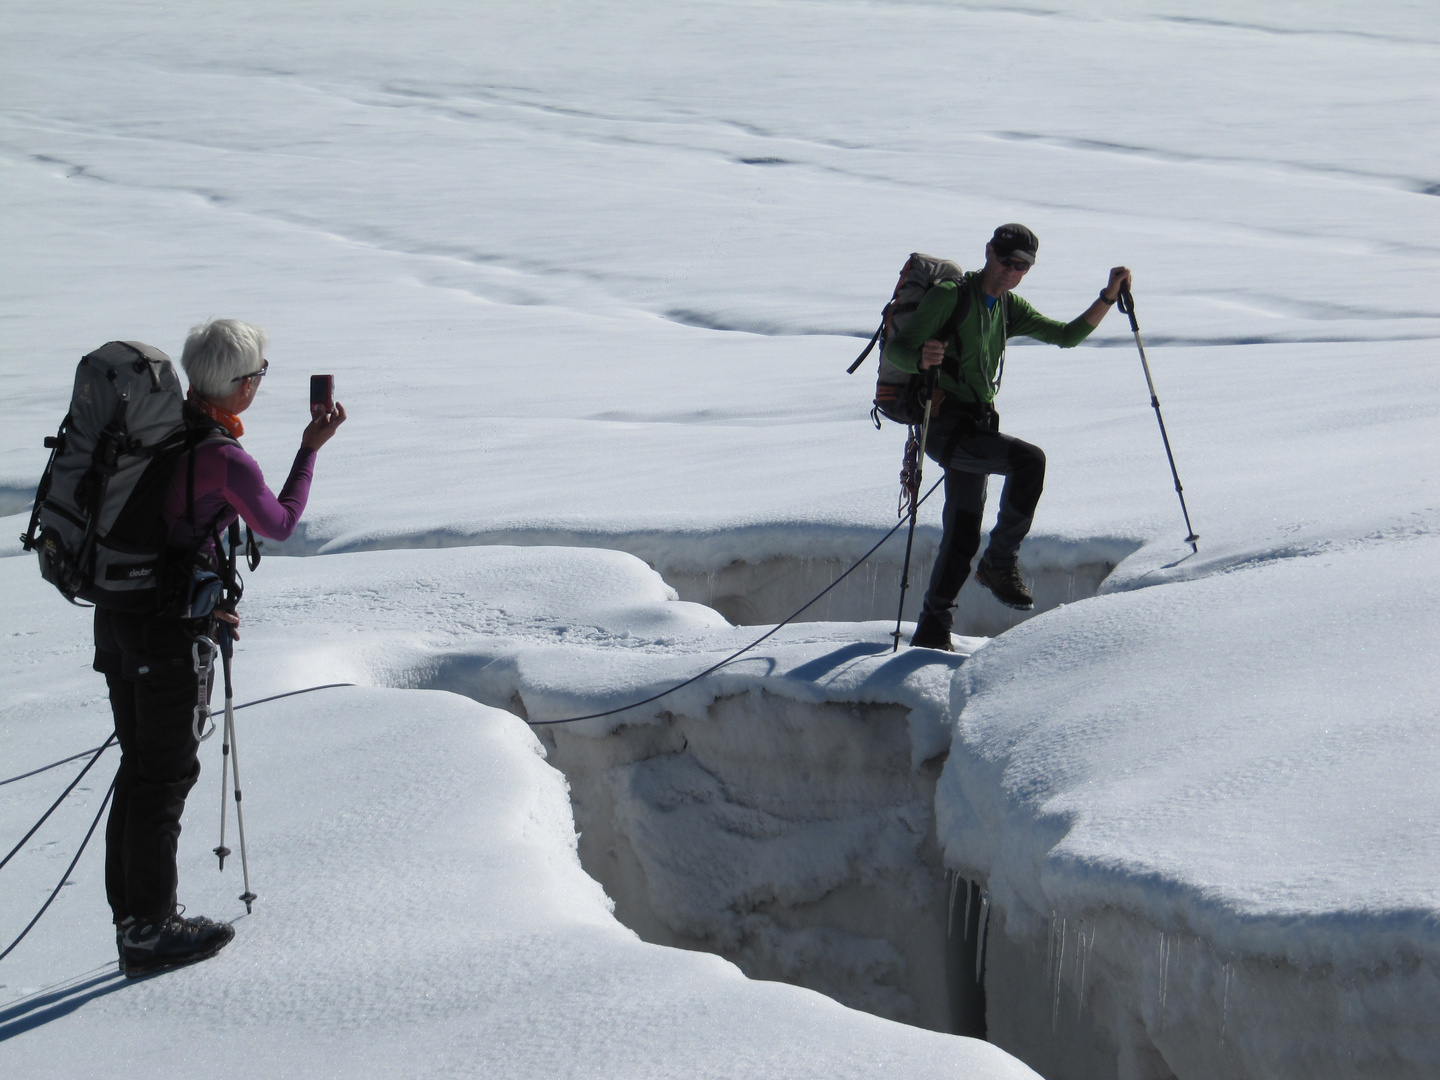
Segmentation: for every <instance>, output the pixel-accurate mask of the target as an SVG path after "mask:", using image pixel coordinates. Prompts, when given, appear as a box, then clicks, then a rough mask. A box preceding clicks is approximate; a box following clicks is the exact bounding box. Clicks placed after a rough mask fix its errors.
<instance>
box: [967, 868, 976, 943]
mask: <svg viewBox="0 0 1440 1080" xmlns="http://www.w3.org/2000/svg"><path fill="white" fill-rule="evenodd" d="M974 895H975V886H974V885H971V884H970V882H968V881H967V882H965V940H966V941H969V940H970V898H971V897H972V896H974Z"/></svg>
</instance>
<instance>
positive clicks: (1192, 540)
mask: <svg viewBox="0 0 1440 1080" xmlns="http://www.w3.org/2000/svg"><path fill="white" fill-rule="evenodd" d="M1120 310H1121V311H1123V312H1124V313H1125V314H1126V315H1128V316H1129V317H1130V329H1131V330H1132V331H1133V332H1134V334H1135V346H1136V348H1138V349H1139V350H1140V366H1141V367H1143V368H1144V369H1145V385H1146V386H1148V387H1149V388H1150V407H1151V408H1153V409H1154V410H1155V419H1156V420H1157V421H1158V422H1159V424H1160V439H1161V441H1162V442H1164V443H1165V456H1166V458H1168V459H1169V461H1170V475H1171V476H1173V477H1174V478H1175V494H1176V495H1178V496H1180V513H1182V514H1184V515H1185V529H1186V531H1187V532H1188V533H1189V535H1188V536H1186V537H1185V542H1186V543H1187V544H1189V545H1190V550H1191V551H1193V552H1195V553H1197V554H1198V553H1199V551H1200V545H1199V544H1197V543H1196V541H1197V540H1199V539H1200V537H1199V535H1197V534H1196V532H1195V527H1194V526H1193V525H1191V524H1190V511H1189V510H1188V509H1186V507H1185V489H1184V488H1182V487H1181V486H1180V474H1179V473H1178V472H1177V471H1176V470H1175V455H1174V454H1172V453H1171V452H1170V436H1169V435H1167V434H1166V433H1165V418H1164V417H1163V416H1161V415H1160V399H1159V398H1158V397H1156V396H1155V381H1154V380H1153V379H1151V378H1150V364H1149V362H1148V361H1147V360H1146V359H1145V343H1144V342H1143V341H1141V340H1140V324H1139V323H1138V322H1136V320H1135V298H1134V297H1133V296H1131V295H1130V290H1129V289H1121V290H1120Z"/></svg>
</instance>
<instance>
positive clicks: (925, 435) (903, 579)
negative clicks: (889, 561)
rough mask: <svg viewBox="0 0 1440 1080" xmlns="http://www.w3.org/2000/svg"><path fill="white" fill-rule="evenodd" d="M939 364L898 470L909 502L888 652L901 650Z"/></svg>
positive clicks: (927, 384) (932, 371) (931, 372)
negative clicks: (917, 429) (917, 430)
mask: <svg viewBox="0 0 1440 1080" xmlns="http://www.w3.org/2000/svg"><path fill="white" fill-rule="evenodd" d="M939 371H940V369H939V367H938V366H937V367H932V368H931V369H930V370H929V371H928V372H927V373H926V375H925V383H924V389H923V390H922V393H923V394H924V395H925V419H924V421H923V422H922V423H921V425H920V441H919V443H918V444H917V443H916V442H915V437H914V436H913V435H912V436H911V437H910V439H909V440H908V441H907V443H906V446H905V465H904V468H903V469H902V470H901V482H902V483H903V484H904V485H905V497H906V499H907V501H908V502H909V504H910V529H909V532H908V533H907V534H906V536H905V564H904V566H903V567H901V570H900V607H899V609H898V610H897V611H896V612H895V632H894V633H893V634H891V635H890V636H891V637H892V638H894V639H895V644H894V646H893V647H892V648H891V650H890V651H891V652H899V651H900V621H901V620H902V619H903V618H904V616H905V593H906V591H907V590H908V589H909V588H910V549H911V548H912V547H913V546H914V544H915V520H916V518H918V517H919V516H920V503H919V496H920V478H921V475H922V474H923V472H924V469H925V444H926V443H927V442H928V441H929V439H930V405H931V403H932V402H933V401H934V400H935V377H936V375H937V374H938V373H939ZM911 447H914V449H915V459H914V463H913V465H912V464H911V460H910V450H911Z"/></svg>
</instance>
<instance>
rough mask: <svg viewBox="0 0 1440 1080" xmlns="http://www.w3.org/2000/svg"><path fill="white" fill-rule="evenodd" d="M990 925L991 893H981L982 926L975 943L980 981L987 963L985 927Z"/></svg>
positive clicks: (976, 975) (977, 973) (976, 965)
mask: <svg viewBox="0 0 1440 1080" xmlns="http://www.w3.org/2000/svg"><path fill="white" fill-rule="evenodd" d="M989 925H990V893H989V891H988V890H987V891H986V892H983V893H981V894H980V928H979V931H978V940H977V943H976V945H975V981H976V982H977V983H978V982H979V981H980V971H981V968H983V967H984V965H985V928H986V927H987V926H989Z"/></svg>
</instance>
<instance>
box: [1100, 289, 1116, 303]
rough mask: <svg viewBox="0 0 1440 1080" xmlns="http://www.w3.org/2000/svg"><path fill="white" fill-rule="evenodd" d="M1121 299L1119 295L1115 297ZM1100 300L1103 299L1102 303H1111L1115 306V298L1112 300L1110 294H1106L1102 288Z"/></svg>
mask: <svg viewBox="0 0 1440 1080" xmlns="http://www.w3.org/2000/svg"><path fill="white" fill-rule="evenodd" d="M1119 299H1120V298H1119V297H1118V296H1117V297H1116V298H1115V300H1119ZM1100 300H1101V302H1102V303H1105V304H1109V305H1110V306H1111V307H1114V306H1115V300H1111V299H1110V298H1109V297H1108V296H1106V295H1105V290H1104V289H1101V290H1100Z"/></svg>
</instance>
